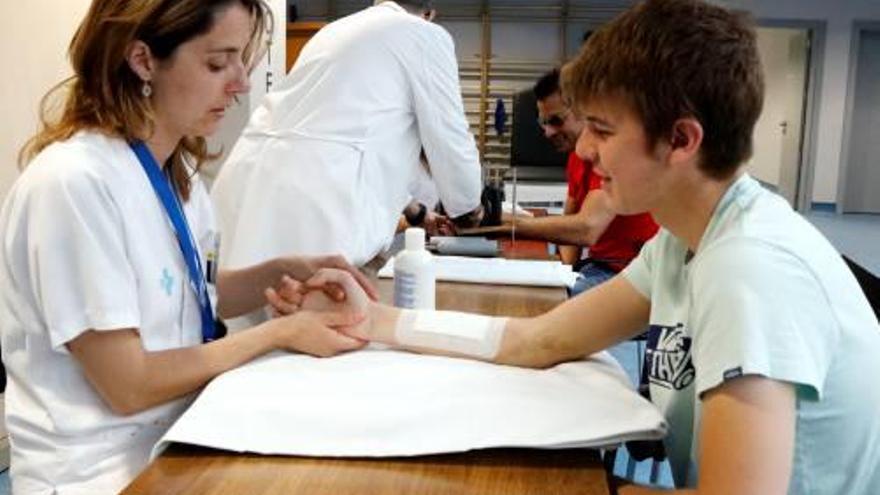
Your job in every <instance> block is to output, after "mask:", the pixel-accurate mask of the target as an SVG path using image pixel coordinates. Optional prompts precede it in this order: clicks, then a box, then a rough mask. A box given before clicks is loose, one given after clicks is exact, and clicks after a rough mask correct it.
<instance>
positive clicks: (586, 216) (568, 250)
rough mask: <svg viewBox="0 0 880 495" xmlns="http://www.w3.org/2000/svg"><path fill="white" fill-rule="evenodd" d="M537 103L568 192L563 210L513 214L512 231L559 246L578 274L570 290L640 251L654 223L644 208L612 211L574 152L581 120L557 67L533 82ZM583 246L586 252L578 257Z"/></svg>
mask: <svg viewBox="0 0 880 495" xmlns="http://www.w3.org/2000/svg"><path fill="white" fill-rule="evenodd" d="M534 92H535V97H536V99H537V102H538V123H539V124H540V125H541V128H542V129H543V131H544V136H545V137H546V138H547V139H549V140H550V142H551V143H553V145H554V146H555V147H556V149H558V150H559V151H562V152H566V153H568V154H569V155H568V164H567V166H566V177H567V179H568V196H567V197H566V199H565V207H564V210H563V213H564V214H563V215H560V216H550V217H540V218H519V217H518V218H517V219H516V233H517V235H520V236H522V237H527V238H531V239H542V240H546V241H549V242H553V243H556V244H558V245H559V256H560V258H561V259H562V262H563V263H567V264H571V265H574V266H575V269H577V270H578V271H579V272H580V273H581V276H580V277H579V278H578V281H577V283H575V286H574V287H573V288H572V295H576V294H579V293H581V292H583V291H584V290H586V289H588V288H590V287H593V286H595V285H598V284H600V283H602V282H604V281H605V280H608V279H609V278H611V277H613V276H614V275H616V274H617V273H618V272H619V271H620V270H622V269H623V268H624V267H625V266H626V265H628V264H629V262H630V261H632V259H633V258H635V257H636V255H637V254H638V253H639V250H641V248H642V245H643V244H644V243H645V242H646V241H648V240H649V239H650V238H651V237H653V236H654V234H656V233H657V228H658V227H657V224H656V223H654V220H653V219H652V218H651V216H650V215H649V214H647V213H643V214H639V215H617V214H615V213H614V211H612V210H611V208H610V206H609V204H608V198H607V195H606V193H605V191H603V190H602V182H601V180H600V178H599V176H597V175H596V174H595V173H593V167H592V164H591V163H585V162H584V161H583V160H581V159H580V158H578V156H577V155H576V154H575V143H576V142H577V139H578V136H579V135H580V133H581V131H582V130H583V128H584V122H583V121H581V120H579V119H578V118H576V117H575V115H574V114H573V113H572V112H571V109H569V108H568V106H566V105H565V101H564V100H563V98H562V93H561V91H560V89H559V70H558V69H554V70H553V71H551V72H549V73H547V74H545V75H544V76H543V77H541V79H539V80H538V82H537V83H536V84H535V87H534ZM584 248H588V254H587V257H586V258H584V257H583V251H584Z"/></svg>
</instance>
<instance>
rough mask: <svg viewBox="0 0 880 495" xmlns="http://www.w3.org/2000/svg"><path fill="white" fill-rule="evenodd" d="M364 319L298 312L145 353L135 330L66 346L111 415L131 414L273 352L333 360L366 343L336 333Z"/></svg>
mask: <svg viewBox="0 0 880 495" xmlns="http://www.w3.org/2000/svg"><path fill="white" fill-rule="evenodd" d="M362 318H363V317H362V316H361V315H358V314H354V313H351V312H346V313H320V314H319V313H313V312H309V311H303V312H299V313H297V314H295V315H292V316H287V317H284V318H277V319H273V320H270V321H267V322H265V323H263V324H261V325H258V326H256V327H253V328H250V329H247V330H243V331H241V332H236V333H234V334H232V335H229V336H228V337H225V338H222V339H219V340H216V341H214V342H211V343H208V344H203V345H197V346H193V347H185V348H180V349H169V350H165V351H155V352H149V351H146V350H145V349H144V347H143V343H142V341H141V338H140V335H139V333H138V331H137V329H120V330H112V331H94V330H89V331H86V332H85V333H83V334H81V335H79V336H78V337H76V338H75V339H73V340H72V341H70V342H69V343H68V344H67V348H68V350H69V351H70V353H71V354H72V355H73V356H74V358H76V360H77V361H78V362H79V363H80V365H81V366H82V368H83V372H84V373H85V376H86V378H87V379H88V381H89V382H90V383H91V384H92V386H93V387H94V388H95V389H96V390H97V391H98V393H99V394H100V395H101V397H102V398H103V399H104V401H105V402H106V403H107V405H108V406H110V409H112V410H113V412H115V413H117V414H121V415H129V414H134V413H137V412H140V411H143V410H145V409H148V408H150V407H153V406H156V405H159V404H162V403H165V402H168V401H170V400H172V399H175V398H178V397H181V396H183V395H186V394H188V393H190V392H193V391H194V390H197V389H198V388H200V387H202V386H203V385H205V383H207V382H208V381H209V380H211V379H212V378H213V377H215V376H217V375H218V374H220V373H222V372H224V371H227V370H229V369H232V368H235V367H237V366H239V365H241V364H244V363H246V362H248V361H250V360H252V359H254V358H256V357H258V356H261V355H263V354H266V353H267V352H270V351H272V350H276V349H285V350H290V351H299V352H304V353H308V354H312V355H316V356H331V355H334V354H337V353H340V352H345V351H350V350H353V349H358V348H360V347H362V346H363V345H364V342H362V341H359V340H356V339H353V338H351V337H348V336H345V335H343V334H341V333H339V332H337V331H336V330H335V329H334V328H337V327H340V326H350V325H353V324H356V323H358V322H360V320H361V319H362Z"/></svg>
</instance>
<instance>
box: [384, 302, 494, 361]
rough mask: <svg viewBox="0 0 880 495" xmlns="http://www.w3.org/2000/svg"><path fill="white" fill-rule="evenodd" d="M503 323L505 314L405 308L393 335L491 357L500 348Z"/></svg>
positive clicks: (431, 346) (407, 341)
mask: <svg viewBox="0 0 880 495" xmlns="http://www.w3.org/2000/svg"><path fill="white" fill-rule="evenodd" d="M506 325H507V318H498V317H491V316H483V315H475V314H468V313H459V312H456V311H428V310H409V309H405V310H403V311H401V312H400V318H399V319H398V320H397V326H396V327H395V336H396V338H397V342H398V343H400V344H402V345H406V346H412V347H425V348H428V349H436V350H441V351H448V352H454V353H458V354H465V355H468V356H474V357H478V358H482V359H492V358H494V357H495V356H497V355H498V351H499V349H500V348H501V339H502V338H503V337H504V327H505V326H506Z"/></svg>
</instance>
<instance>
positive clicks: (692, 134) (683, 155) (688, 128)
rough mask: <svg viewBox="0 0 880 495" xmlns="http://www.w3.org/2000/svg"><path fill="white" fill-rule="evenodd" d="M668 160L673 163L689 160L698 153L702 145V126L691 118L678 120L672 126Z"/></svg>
mask: <svg viewBox="0 0 880 495" xmlns="http://www.w3.org/2000/svg"><path fill="white" fill-rule="evenodd" d="M670 145H671V146H670V153H671V154H672V155H671V156H670V158H671V159H672V160H674V161H684V160H690V159H692V158H694V157H695V156H697V155H698V154H699V153H700V148H701V147H702V145H703V125H702V124H700V121H699V120H697V119H695V118H693V117H686V118H683V119H678V120H676V121H675V124H673V126H672V137H671V138H670Z"/></svg>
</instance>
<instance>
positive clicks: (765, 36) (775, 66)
mask: <svg viewBox="0 0 880 495" xmlns="http://www.w3.org/2000/svg"><path fill="white" fill-rule="evenodd" d="M758 51H759V52H760V55H761V62H762V65H763V67H764V82H765V88H766V89H765V94H764V109H763V112H762V113H761V117H760V118H759V119H758V122H757V124H756V125H755V131H754V134H753V140H754V154H753V155H752V159H751V160H750V161H749V164H748V170H749V173H751V174H752V175H753V176H754V177H755V178H756V179H758V180H760V181H761V182H763V183H764V184H766V185H767V186H769V187H770V188H772V189H775V190H776V191H777V192H779V194H780V195H782V196H783V197H784V198H785V199H787V200H788V202H789V203H790V204H792V205H794V203H795V199H796V198H797V186H798V178H799V174H800V162H801V147H802V143H803V123H804V107H805V105H804V102H805V101H806V98H805V95H806V88H807V73H808V65H807V64H808V60H809V32H808V31H807V30H805V29H792V28H758Z"/></svg>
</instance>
